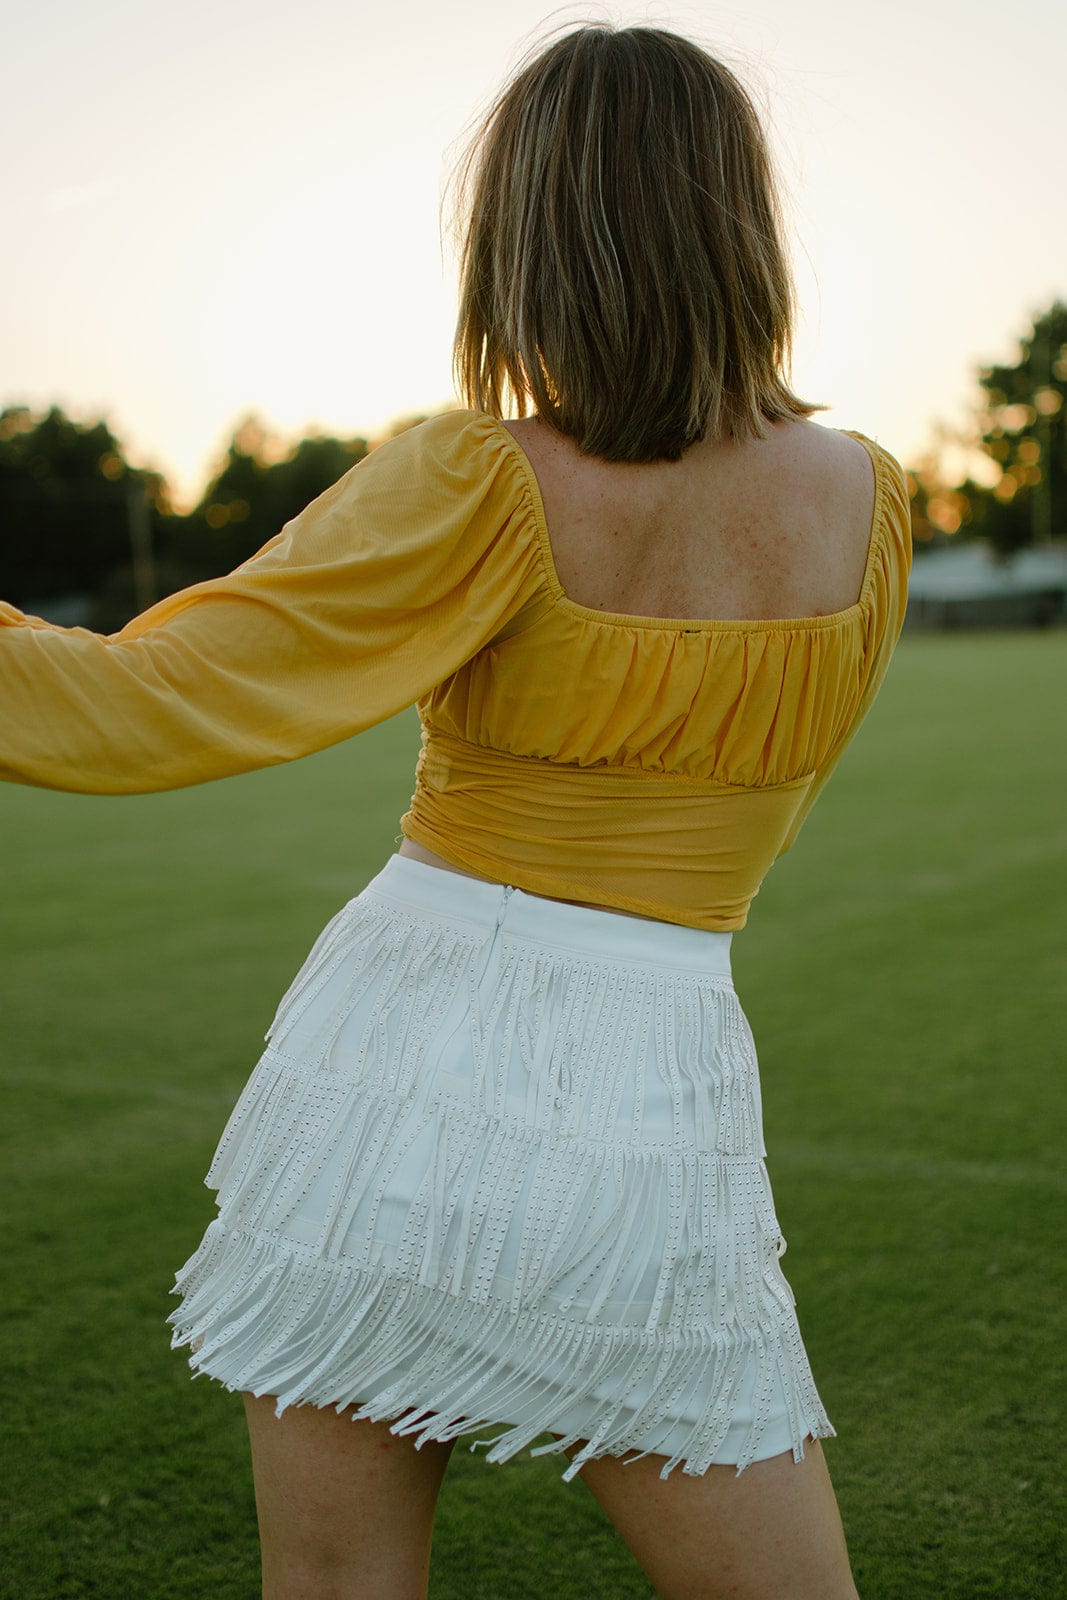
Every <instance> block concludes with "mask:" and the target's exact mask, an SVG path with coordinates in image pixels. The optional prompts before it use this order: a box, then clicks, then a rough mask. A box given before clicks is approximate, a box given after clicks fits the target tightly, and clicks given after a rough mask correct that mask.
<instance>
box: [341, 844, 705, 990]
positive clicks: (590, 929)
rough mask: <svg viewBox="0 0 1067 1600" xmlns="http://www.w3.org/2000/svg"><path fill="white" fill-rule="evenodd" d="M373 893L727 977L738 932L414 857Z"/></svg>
mask: <svg viewBox="0 0 1067 1600" xmlns="http://www.w3.org/2000/svg"><path fill="white" fill-rule="evenodd" d="M363 892H364V894H373V895H376V896H378V897H379V898H381V899H384V900H390V901H393V902H395V903H396V904H398V905H403V906H405V907H407V908H410V909H411V910H413V911H421V912H428V913H430V914H431V915H438V916H446V917H449V918H450V919H453V920H456V921H461V922H467V923H473V924H474V925H475V926H476V927H479V928H482V929H484V930H485V931H486V932H487V933H491V932H492V931H493V930H494V929H496V928H500V930H501V931H502V932H503V933H510V934H514V935H516V936H517V937H519V938H524V939H537V940H540V941H541V942H542V943H544V944H550V945H553V946H556V947H565V948H568V949H572V950H575V951H578V952H581V953H584V954H588V955H598V956H605V957H607V958H608V959H609V960H619V961H639V962H642V963H645V964H649V963H651V964H653V965H656V966H667V967H675V968H682V969H684V970H686V971H690V972H702V973H708V974H713V975H715V976H719V977H726V978H729V977H730V976H731V967H730V944H731V941H732V939H733V934H732V933H718V932H713V931H712V930H710V929H704V928H685V927H682V926H681V925H680V924H678V923H671V922H661V921H659V920H658V919H656V918H652V917H630V916H622V915H620V913H618V912H616V911H609V910H604V911H601V910H594V909H592V908H591V907H587V906H576V905H571V904H570V903H569V902H568V901H566V900H552V899H549V898H548V897H546V896H544V895H537V894H530V893H528V892H527V891H526V890H525V889H518V888H515V887H514V886H513V885H511V884H497V883H487V882H485V881H483V880H482V879H480V878H468V877H466V876H464V875H463V874H461V873H458V872H447V871H445V870H444V868H442V867H431V866H430V865H428V863H426V862H424V861H415V860H413V859H412V858H411V857H410V856H401V855H394V856H390V857H389V860H388V861H387V862H386V863H385V866H384V867H383V868H382V870H381V871H380V872H379V873H378V874H377V876H376V877H374V878H372V879H371V881H370V883H368V885H367V887H366V889H365V890H364V891H363Z"/></svg>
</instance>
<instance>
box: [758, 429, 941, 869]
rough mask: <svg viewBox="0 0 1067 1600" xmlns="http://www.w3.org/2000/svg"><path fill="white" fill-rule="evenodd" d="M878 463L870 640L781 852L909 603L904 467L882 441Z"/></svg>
mask: <svg viewBox="0 0 1067 1600" xmlns="http://www.w3.org/2000/svg"><path fill="white" fill-rule="evenodd" d="M875 448H876V449H877V451H878V455H879V458H880V462H881V471H880V473H879V486H880V487H879V500H878V510H877V513H876V515H877V517H878V526H877V528H876V530H875V534H874V538H875V540H876V545H875V548H874V550H873V551H872V560H871V562H870V567H869V571H868V573H867V578H866V582H865V584H864V593H863V597H862V603H863V605H864V607H865V609H866V612H867V622H868V630H869V632H868V640H867V648H866V650H865V651H864V655H863V662H862V671H861V676H860V681H859V684H858V698H857V700H856V702H855V706H854V709H853V710H852V713H851V715H850V716H849V718H848V721H847V722H846V724H845V726H844V728H843V730H842V732H841V734H840V736H839V737H838V739H837V740H836V742H835V744H834V747H833V749H832V751H831V752H830V754H829V756H828V757H827V759H826V760H825V761H824V762H823V764H822V766H821V767H820V768H819V770H818V772H816V774H815V777H814V778H813V780H812V782H811V784H810V786H809V788H808V791H807V794H806V795H805V796H804V801H803V804H802V805H801V807H800V809H799V811H798V812H797V814H796V816H795V817H794V818H793V822H792V825H791V827H790V829H789V832H788V833H787V835H786V837H785V839H784V841H783V843H782V846H781V848H780V849H779V851H778V854H779V856H783V855H785V853H786V851H787V850H790V849H792V847H793V845H794V844H795V842H796V838H797V834H798V833H799V832H800V830H801V828H802V827H803V825H804V822H805V819H806V818H807V816H808V814H809V812H810V811H811V808H812V806H813V805H814V804H815V802H816V800H817V799H818V798H819V795H820V794H821V793H822V791H823V789H824V788H825V787H826V783H827V781H828V779H829V778H830V776H831V775H832V773H833V772H834V770H835V769H836V767H837V764H838V762H839V761H840V759H841V757H842V756H843V755H844V753H845V751H846V750H847V749H848V747H849V745H850V744H851V743H852V740H853V739H854V737H855V735H856V733H857V732H858V730H859V727H860V724H861V723H862V722H863V720H864V718H865V717H866V715H867V713H868V711H869V710H870V709H871V706H872V705H873V704H874V701H875V697H876V696H877V694H878V691H879V689H880V688H881V687H882V682H883V680H884V678H885V675H886V672H887V671H888V669H889V663H890V661H891V660H892V657H893V652H894V650H895V649H896V647H897V640H898V639H899V638H900V632H901V629H902V628H903V626H904V614H905V611H906V610H907V605H908V573H909V572H910V570H911V557H912V544H911V497H910V495H909V493H908V479H907V474H906V473H905V471H904V468H903V467H902V466H901V465H900V462H899V461H898V460H897V459H896V457H895V456H892V455H890V453H889V451H888V450H885V449H883V448H882V446H881V445H877V446H875Z"/></svg>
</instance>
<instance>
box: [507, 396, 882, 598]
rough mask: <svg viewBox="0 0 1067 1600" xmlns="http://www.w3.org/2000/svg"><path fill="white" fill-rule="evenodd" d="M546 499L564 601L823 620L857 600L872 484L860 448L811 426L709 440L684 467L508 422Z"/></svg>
mask: <svg viewBox="0 0 1067 1600" xmlns="http://www.w3.org/2000/svg"><path fill="white" fill-rule="evenodd" d="M504 426H505V427H506V428H507V429H508V431H509V432H510V433H511V434H512V436H513V437H514V438H515V439H516V441H517V442H518V444H519V445H520V446H521V448H522V449H523V451H524V452H525V453H526V455H527V457H528V459H529V461H530V464H531V465H532V467H533V469H534V472H535V473H536V476H537V480H538V483H539V485H540V489H541V498H542V500H543V502H544V508H545V519H546V522H547V524H548V532H549V538H550V543H551V546H552V552H553V559H554V562H555V566H556V572H557V575H558V577H559V581H560V583H561V584H562V586H563V591H564V593H565V594H566V595H567V597H568V598H569V599H570V600H572V601H574V602H575V603H576V604H578V605H582V606H588V607H590V608H591V609H593V610H598V611H613V612H619V613H622V614H624V615H627V616H652V617H672V618H674V617H677V618H692V619H694V620H702V621H711V620H715V619H720V620H723V621H729V620H746V621H747V620H753V619H757V618H788V617H813V616H826V615H830V614H832V613H834V612H837V611H844V610H847V609H848V607H849V606H852V605H854V604H855V602H856V600H857V599H858V597H859V593H860V588H861V585H862V582H863V574H864V569H865V566H866V561H867V552H868V548H869V543H870V535H871V523H872V519H873V514H874V501H875V479H874V470H873V466H872V464H871V460H870V457H869V455H868V453H867V451H866V450H865V449H864V447H863V445H862V444H861V443H860V442H859V440H858V439H851V438H849V437H848V436H847V435H846V434H842V433H838V432H835V431H834V430H832V429H829V428H824V427H820V426H819V425H817V424H814V423H811V422H804V421H796V422H782V423H774V424H771V423H768V424H766V427H767V438H766V439H762V440H760V439H756V440H745V441H741V442H735V441H732V440H727V441H719V440H716V441H713V442H709V441H703V442H702V443H701V444H698V445H694V446H692V448H691V449H690V450H688V451H687V452H686V453H685V455H684V456H683V457H682V460H681V461H678V462H654V463H650V464H640V465H634V464H631V463H615V462H606V461H603V460H600V459H597V458H593V457H589V456H585V455H582V453H581V452H580V451H579V450H578V448H577V446H576V445H575V444H573V442H572V441H570V440H569V439H566V438H564V437H563V436H562V435H560V434H558V433H556V432H555V431H554V430H552V429H550V428H548V427H547V426H546V425H545V424H543V423H541V422H539V421H537V419H536V418H525V419H522V420H518V421H511V422H506V423H504Z"/></svg>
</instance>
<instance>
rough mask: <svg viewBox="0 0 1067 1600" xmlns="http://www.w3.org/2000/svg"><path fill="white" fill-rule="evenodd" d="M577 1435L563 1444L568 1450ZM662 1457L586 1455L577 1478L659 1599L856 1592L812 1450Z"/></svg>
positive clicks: (767, 1598)
mask: <svg viewBox="0 0 1067 1600" xmlns="http://www.w3.org/2000/svg"><path fill="white" fill-rule="evenodd" d="M580 1448H581V1444H580V1443H579V1444H576V1445H572V1446H570V1447H568V1449H567V1451H566V1454H567V1455H568V1456H573V1455H574V1454H575V1453H576V1452H577V1451H578V1450H579V1449H580ZM662 1466H663V1457H662V1456H654V1455H649V1456H645V1457H644V1458H643V1459H642V1460H635V1461H632V1462H631V1463H630V1464H629V1465H626V1464H625V1462H624V1460H623V1459H621V1458H619V1457H614V1456H605V1457H601V1458H600V1459H599V1460H597V1461H588V1462H586V1464H585V1466H584V1467H582V1469H581V1471H580V1473H579V1477H580V1478H581V1479H582V1481H583V1483H585V1485H586V1487H587V1488H588V1489H589V1490H590V1492H591V1493H592V1494H593V1496H594V1498H595V1499H596V1500H597V1501H598V1502H599V1504H600V1506H601V1507H602V1508H603V1510H604V1511H605V1512H606V1513H607V1516H608V1517H609V1518H610V1520H611V1521H612V1523H614V1525H615V1528H616V1529H617V1531H618V1533H619V1534H620V1535H621V1537H622V1538H623V1539H624V1540H625V1542H626V1543H627V1544H628V1545H629V1547H630V1549H631V1550H632V1551H633V1554H634V1556H635V1557H636V1558H637V1561H638V1563H639V1564H640V1566H641V1568H642V1570H643V1571H644V1573H645V1575H646V1577H647V1578H648V1580H649V1582H650V1583H651V1584H652V1586H653V1587H654V1589H655V1590H656V1593H657V1595H659V1596H660V1600H726V1597H727V1596H728V1597H729V1600H856V1587H855V1584H854V1583H853V1581H852V1573H851V1569H850V1567H849V1561H848V1553H847V1551H846V1548H845V1536H844V1532H843V1530H842V1527H841V1517H840V1514H839V1512H838V1509H837V1500H836V1497H835V1495H834V1491H833V1487H832V1485H831V1483H830V1475H829V1473H828V1471H827V1469H826V1462H825V1459H824V1457H823V1453H822V1449H821V1448H820V1446H819V1443H818V1441H817V1440H813V1439H807V1440H805V1444H804V1460H803V1461H800V1462H794V1460H793V1457H792V1454H791V1453H788V1452H787V1453H786V1454H785V1455H779V1456H772V1457H771V1458H770V1459H769V1460H767V1461H756V1462H753V1464H752V1465H751V1466H750V1467H746V1468H745V1470H744V1472H742V1473H741V1475H740V1477H739V1476H738V1475H737V1472H736V1469H735V1468H734V1467H730V1466H712V1467H709V1468H708V1470H707V1472H706V1473H704V1474H703V1475H702V1476H700V1477H697V1476H693V1475H690V1474H686V1473H683V1472H682V1470H681V1468H680V1467H676V1468H675V1469H674V1471H672V1472H671V1473H670V1474H669V1476H668V1477H666V1478H661V1477H660V1475H659V1474H660V1471H661V1469H662Z"/></svg>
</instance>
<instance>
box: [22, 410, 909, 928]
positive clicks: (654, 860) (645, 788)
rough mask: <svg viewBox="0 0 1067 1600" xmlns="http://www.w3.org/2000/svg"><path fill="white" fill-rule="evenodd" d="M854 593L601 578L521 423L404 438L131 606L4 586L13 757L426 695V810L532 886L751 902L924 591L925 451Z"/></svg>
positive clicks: (256, 741)
mask: <svg viewBox="0 0 1067 1600" xmlns="http://www.w3.org/2000/svg"><path fill="white" fill-rule="evenodd" d="M853 437H854V438H857V439H859V440H861V442H862V443H863V444H864V445H865V446H866V448H867V450H868V452H869V454H870V455H871V458H872V461H873V463H874V469H875V477H876V482H877V492H876V497H875V506H874V516H873V524H872V529H871V537H870V547H869V551H868V556H867V567H866V572H865V574H864V578H863V586H862V591H861V593H860V596H859V598H858V600H857V601H856V603H855V604H854V605H852V606H850V607H849V608H848V609H847V610H845V611H839V612H834V613H832V614H831V615H828V616H819V617H805V618H800V619H796V620H788V621H742V622H730V621H714V622H702V621H692V620H679V619H671V618H661V617H629V616H622V615H618V614H616V613H613V612H604V611H595V610H591V609H589V608H588V607H585V606H581V605H578V604H577V603H575V602H574V601H572V600H570V599H569V598H568V597H567V596H566V595H565V594H564V592H563V590H562V587H561V585H560V582H559V578H558V576H557V573H556V569H555V566H554V564H553V560H552V551H551V546H550V544H549V539H548V531H547V528H546V526H545V519H544V508H543V506H542V503H541V498H540V494H539V491H538V487H537V480H536V478H535V476H534V473H533V469H532V467H531V465H530V463H529V461H528V459H527V457H526V455H525V453H524V452H523V450H522V449H521V447H520V445H519V444H518V443H517V441H516V440H515V439H514V437H513V436H512V434H511V433H509V431H508V430H507V429H506V428H504V427H503V426H502V425H501V424H500V423H499V422H497V421H496V420H495V419H494V418H492V417H490V416H487V415H485V414H483V413H481V412H476V411H454V412H449V413H447V414H445V415H444V416H439V417H433V418H431V419H430V420H429V421H427V422H424V423H421V424H420V425H419V426H417V427H415V428H412V429H410V430H409V431H407V432H406V433H403V434H401V435H400V436H399V437H398V438H396V439H392V440H390V441H388V442H387V443H385V444H382V445H380V446H379V447H378V449H376V450H374V451H372V452H371V454H370V455H368V456H367V457H365V459H364V460H362V461H360V462H359V463H358V464H357V465H356V466H355V467H353V468H352V469H351V471H349V472H347V473H346V474H345V476H344V477H343V478H341V479H340V480H339V481H338V482H337V483H335V484H334V485H333V487H332V488H330V489H328V490H327V491H326V493H325V494H323V495H321V496H320V497H319V498H318V499H317V500H315V501H313V502H312V503H311V505H309V506H308V507H307V508H306V509H305V510H304V511H302V512H301V513H300V515H299V516H297V517H295V518H294V519H293V520H292V521H291V522H289V523H287V524H286V525H285V527H284V528H283V530H282V531H281V532H280V533H279V534H277V535H276V536H275V537H274V538H273V539H270V540H269V541H268V542H267V543H266V544H265V545H264V546H263V548H262V549H261V550H260V551H258V553H257V554H256V555H254V556H252V557H251V559H250V560H248V561H246V562H244V563H243V564H242V565H241V566H239V567H237V568H236V569H235V571H233V572H232V573H230V574H229V575H228V576H226V577H223V578H219V579H214V580H211V581H210V582H206V583H198V584H194V585H192V586H191V587H190V588H188V589H183V590H181V591H180V592H179V593H177V594H172V595H169V596H168V597H167V598H166V599H164V600H160V601H159V602H158V603H157V604H155V605H153V606H151V607H150V608H149V609H148V610H147V611H145V612H143V613H142V614H141V615H140V616H138V617H135V618H134V619H133V620H132V621H131V622H129V623H127V625H126V626H125V627H124V628H123V629H121V630H120V632H118V633H114V634H109V635H106V636H105V635H102V634H95V633H92V632H90V631H89V630H88V629H85V628H63V627H59V626H57V625H54V624H52V623H48V622H45V621H43V620H42V619H41V618H39V617H33V616H28V615H26V614H24V613H23V612H21V611H19V610H18V609H17V608H16V607H14V606H11V605H7V604H5V603H4V602H3V601H0V778H4V779H7V780H9V781H12V782H15V783H28V784H37V785H40V786H42V787H45V788H52V789H67V790H75V791H78V792H80V793H91V794H140V793H146V792H149V791H153V790H160V789H177V788H181V787H183V786H184V785H186V784H193V783H206V782H208V781H209V780H211V779H213V778H224V777H227V776H231V775H233V774H235V773H239V772H247V771H251V770H253V769H254V768H257V767H266V766H271V765H274V764H275V763H277V762H281V761H292V760H294V759H295V758H296V757H298V756H303V755H307V754H309V753H310V752H311V751H314V750H320V749H322V748H324V747H325V746H327V745H330V744H335V743H336V742H337V741H338V740H340V739H346V738H348V737H349V736H350V735H352V734H356V733H359V732H360V731H361V730H363V729H364V728H368V727H370V726H372V725H373V724H374V723H377V722H381V721H383V720H384V719H385V718H386V717H389V716H391V715H392V714H393V713H394V712H397V711H399V710H401V709H402V708H403V707H405V706H408V705H411V704H412V703H413V702H417V704H418V710H419V715H420V717H421V719H422V729H423V733H422V750H421V752H420V755H419V760H418V764H417V767H416V787H415V793H414V796H413V798H412V801H411V808H410V810H409V811H408V812H407V813H406V815H405V816H404V818H403V821H402V824H401V826H402V828H403V832H404V833H405V835H406V836H407V837H408V838H409V839H413V840H417V841H418V842H419V843H421V844H423V845H426V846H427V847H428V848H430V849H431V850H434V851H436V852H437V853H438V854H439V855H440V856H442V857H443V858H444V859H445V860H447V861H450V862H452V863H453V864H454V865H456V866H460V867H465V868H467V869H468V870H469V871H471V872H476V873H480V874H482V875H484V876H485V877H489V878H493V879H495V880H497V881H498V882H505V883H510V884H514V885H515V886H516V887H518V888H523V889H527V890H529V891H530V892H532V893H535V894H543V895H549V896H557V897H560V898H563V899H572V900H585V901H593V902H595V903H597V904H602V905H604V906H606V907H616V908H618V909H621V910H626V911H633V912H638V913H640V914H642V915H645V916H649V917H656V918H661V919H662V920H664V921H666V922H675V923H681V924H683V925H686V926H689V927H694V928H711V929H724V930H725V929H735V928H741V927H743V926H744V923H745V918H746V915H747V912H748V907H749V905H750V904H751V901H752V898H753V896H754V895H755V894H756V892H757V890H758V888H759V885H760V883H761V881H762V879H763V877H764V875H765V873H766V872H767V869H768V868H769V867H770V865H771V863H772V862H773V861H774V860H775V858H776V857H777V856H778V855H781V854H782V853H783V851H785V850H787V849H788V848H789V847H790V845H791V844H792V843H793V840H794V839H795V838H796V835H797V832H798V830H799V828H800V825H801V823H802V822H803V820H804V817H805V816H806V814H807V812H808V811H809V809H810V807H811V805H812V802H813V801H814V799H815V796H816V794H817V793H818V791H819V790H820V789H821V787H822V785H823V783H824V782H825V781H826V778H827V775H828V774H829V772H830V770H831V769H832V767H833V766H834V764H835V763H836V761H837V759H838V757H839V756H840V754H841V752H842V750H843V749H844V747H845V745H846V744H847V742H848V740H849V739H850V738H851V736H852V734H853V733H854V732H855V730H856V727H857V726H858V724H859V722H860V721H861V720H862V718H863V716H864V715H865V713H866V711H867V709H868V707H869V706H870V704H871V702H872V700H873V698H874V695H875V693H876V691H877V689H878V686H879V684H880V683H881V681H882V678H883V676H884V674H885V670H886V667H887V666H888V663H889V658H890V656H891V654H892V651H893V647H894V645H895V644H896V640H897V636H898V634H899V632H900V628H901V625H902V623H903V617H904V607H905V603H906V590H907V573H908V568H909V564H910V558H911V539H910V514H909V503H908V492H907V486H906V480H905V477H904V473H903V471H902V469H901V467H900V465H899V464H898V463H897V462H896V461H895V460H894V458H893V457H892V456H891V455H889V454H888V452H886V451H885V450H883V449H882V448H881V447H880V446H879V445H876V444H874V443H872V441H871V440H869V439H866V438H865V437H864V435H862V434H853Z"/></svg>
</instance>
